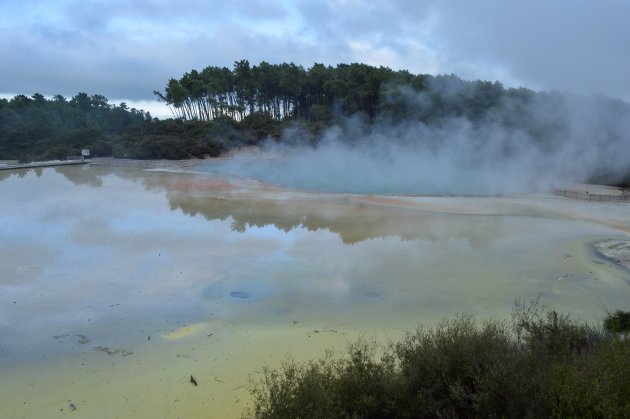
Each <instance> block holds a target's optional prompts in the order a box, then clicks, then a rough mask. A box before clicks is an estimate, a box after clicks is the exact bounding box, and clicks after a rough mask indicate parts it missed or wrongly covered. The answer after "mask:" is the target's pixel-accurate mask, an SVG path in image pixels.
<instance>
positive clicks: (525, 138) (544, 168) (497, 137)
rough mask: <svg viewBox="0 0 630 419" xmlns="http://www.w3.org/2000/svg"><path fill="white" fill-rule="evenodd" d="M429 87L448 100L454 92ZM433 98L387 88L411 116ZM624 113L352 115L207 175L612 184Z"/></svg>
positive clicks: (626, 126) (623, 153) (554, 105)
mask: <svg viewBox="0 0 630 419" xmlns="http://www.w3.org/2000/svg"><path fill="white" fill-rule="evenodd" d="M437 88H438V87H436V89H437ZM439 89H440V94H442V95H444V94H447V95H452V97H456V95H457V87H453V86H448V85H444V84H442V85H440V86H439ZM433 93H435V92H434V91H425V92H423V93H416V92H413V91H412V90H411V89H407V88H404V87H400V88H397V89H396V94H397V98H398V100H401V99H400V98H401V97H402V100H404V101H405V105H406V106H412V107H413V108H414V109H416V110H417V111H420V112H421V111H422V108H423V107H427V106H431V105H430V103H431V102H430V100H429V98H430V95H431V94H433ZM451 99H452V98H451ZM629 109H630V106H629V105H628V104H627V103H625V102H623V101H621V100H613V99H606V98H593V97H591V98H584V97H577V96H572V95H564V94H562V95H561V94H558V93H538V94H536V95H534V96H533V97H532V98H531V100H528V101H527V102H523V101H522V100H516V99H510V97H506V98H504V99H503V100H502V101H501V104H500V105H499V106H496V107H494V108H492V110H491V111H490V112H488V113H486V114H485V116H484V117H483V118H481V119H479V120H477V121H475V122H471V120H469V119H468V118H466V117H449V118H442V119H441V120H439V121H438V122H436V123H431V124H425V123H423V122H421V121H419V120H417V119H416V120H414V119H412V118H407V119H401V118H391V117H389V118H382V119H381V120H379V121H376V122H370V123H368V122H367V121H365V120H364V119H362V118H361V117H354V118H350V119H346V120H344V121H341V122H339V123H338V124H336V125H334V126H333V127H331V128H329V129H328V130H326V131H325V132H324V133H323V134H322V135H321V137H319V138H317V139H315V141H313V139H308V138H306V137H307V136H306V135H305V134H304V133H302V132H300V131H298V130H287V131H286V132H285V133H284V138H283V141H281V142H280V143H275V142H273V141H268V142H267V143H266V145H265V146H264V147H263V153H264V154H266V155H267V156H276V157H275V158H262V159H261V158H254V156H253V155H251V154H248V153H241V154H239V155H237V156H236V157H235V158H234V159H232V160H230V161H228V162H226V163H225V165H223V166H221V167H220V168H217V167H216V166H213V168H212V169H210V170H212V171H218V172H221V173H225V174H232V175H239V176H246V177H251V178H255V179H259V180H262V181H265V182H269V183H272V184H277V185H282V186H286V187H291V188H300V189H311V190H318V191H326V192H347V193H380V194H429V195H434V194H437V195H470V194H474V195H495V194H505V193H520V192H533V191H545V190H548V189H549V188H550V187H551V186H552V185H554V184H558V183H565V182H587V181H593V180H602V179H605V180H606V181H611V182H616V181H620V180H622V179H624V177H627V176H628V174H629V173H630V111H629ZM515 119H516V120H517V121H518V123H512V122H511V121H514V120H515ZM286 144H292V145H290V146H287V145H286ZM307 144H308V145H307ZM312 144H315V145H312ZM258 157H259V156H258Z"/></svg>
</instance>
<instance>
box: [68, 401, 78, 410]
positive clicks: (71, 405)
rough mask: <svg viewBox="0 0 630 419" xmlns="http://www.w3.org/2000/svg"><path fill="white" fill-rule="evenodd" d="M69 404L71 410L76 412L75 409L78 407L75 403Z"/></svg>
mask: <svg viewBox="0 0 630 419" xmlns="http://www.w3.org/2000/svg"><path fill="white" fill-rule="evenodd" d="M69 406H70V411H71V412H74V411H75V410H77V407H76V406H75V405H74V403H70V404H69Z"/></svg>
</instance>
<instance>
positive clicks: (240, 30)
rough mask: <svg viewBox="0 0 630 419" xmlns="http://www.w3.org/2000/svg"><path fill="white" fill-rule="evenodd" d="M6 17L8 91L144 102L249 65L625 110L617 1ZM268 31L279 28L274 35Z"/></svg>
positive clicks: (109, 10) (110, 9)
mask: <svg viewBox="0 0 630 419" xmlns="http://www.w3.org/2000/svg"><path fill="white" fill-rule="evenodd" d="M49 8H53V9H54V10H53V13H48V9H49ZM49 15H50V16H51V17H50V18H48V16H49ZM0 16H3V17H6V18H7V19H5V20H4V22H3V23H2V25H1V26H0V34H1V35H2V38H1V39H0V47H1V51H2V54H3V61H4V63H5V64H4V68H3V76H4V77H3V78H2V79H1V80H0V91H4V92H15V93H31V92H34V91H41V92H42V93H49V94H50V93H56V92H62V93H65V94H73V93H74V92H76V91H79V90H93V91H96V92H99V93H103V94H105V95H107V96H112V97H129V98H130V99H150V98H152V94H151V92H152V91H153V90H154V89H158V88H160V87H162V86H163V85H164V84H165V83H166V81H167V80H168V78H170V77H179V76H180V75H181V74H182V73H183V72H184V71H189V70H190V69H192V68H203V67H205V66H207V65H226V66H231V64H232V62H233V61H234V60H238V59H242V58H247V59H249V60H250V61H252V62H257V61H260V60H266V61H271V62H281V61H292V62H295V63H297V64H302V65H305V66H310V65H311V64H312V63H313V62H323V63H324V64H331V65H335V64H337V63H340V62H349V61H363V62H368V63H370V64H374V65H380V64H382V65H393V66H394V67H396V68H407V69H409V70H411V71H413V72H433V71H439V72H441V73H451V72H455V73H457V74H459V75H461V76H463V77H464V78H468V79H477V78H482V79H491V80H494V79H497V78H500V79H501V80H502V81H505V82H507V84H508V85H515V84H522V85H525V86H527V87H532V88H535V89H560V90H567V91H574V92H578V93H597V92H601V93H604V94H607V95H611V96H620V97H624V98H626V99H629V98H630V76H628V72H627V69H628V68H630V49H628V48H627V47H626V45H625V42H626V40H627V39H630V26H629V25H627V24H626V22H625V19H626V18H627V16H630V3H628V2H622V1H613V0H610V1H604V2H588V1H585V0H578V1H568V0H561V1H555V2H544V1H542V0H533V1H530V2H526V3H520V2H505V1H502V0H487V1H484V2H470V1H464V0H446V1H437V0H427V1H423V2H418V1H412V0H391V1H384V0H376V1H373V2H368V3H360V2H350V1H348V2H334V1H317V2H316V1H310V0H309V1H300V2H297V3H294V4H291V3H288V2H283V1H275V2H266V1H262V0H236V1H231V2H225V1H224V2H218V1H202V0H180V1H177V2H172V1H168V0H139V1H133V2H130V1H123V0H112V1H96V0H83V1H79V0H66V1H60V2H55V3H54V5H51V2H45V1H19V2H18V1H14V0H5V1H4V2H3V3H2V4H1V5H0ZM127 25H135V26H131V27H130V26H127ZM265 25H267V28H268V27H273V26H274V25H276V27H278V28H279V29H278V30H277V31H276V32H273V31H271V32H269V31H267V30H266V27H265ZM294 27H295V29H293V28H294ZM353 45H354V46H356V45H361V46H365V50H361V49H359V50H356V48H353ZM362 54H365V55H362ZM380 60H385V61H386V62H385V61H383V62H380ZM392 63H393V64H392ZM121 95H122V96H121ZM125 95H128V96H125Z"/></svg>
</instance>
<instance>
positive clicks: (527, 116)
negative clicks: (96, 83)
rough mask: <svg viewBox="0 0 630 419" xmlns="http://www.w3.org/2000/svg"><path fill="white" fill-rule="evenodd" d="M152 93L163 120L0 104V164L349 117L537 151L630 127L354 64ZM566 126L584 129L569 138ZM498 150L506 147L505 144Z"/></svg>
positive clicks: (173, 148)
mask: <svg viewBox="0 0 630 419" xmlns="http://www.w3.org/2000/svg"><path fill="white" fill-rule="evenodd" d="M154 93H155V95H156V96H157V99H158V100H159V101H162V102H164V103H165V104H166V105H168V106H169V107H170V108H171V110H172V112H173V118H171V119H166V120H158V119H155V118H151V115H150V114H148V113H147V112H144V111H142V110H137V109H130V108H129V107H128V106H127V105H126V104H124V103H121V104H120V105H112V104H110V103H109V102H108V99H107V98H105V97H104V96H102V95H99V94H93V95H88V94H86V93H78V94H77V95H75V96H74V97H72V98H70V99H66V98H64V97H63V96H60V95H56V96H54V97H52V98H46V97H44V96H42V95H41V94H39V93H36V94H34V95H32V96H30V97H28V96H25V95H18V96H15V97H14V98H12V99H0V159H19V160H46V159H59V158H65V157H67V156H71V155H77V154H78V153H79V152H80V149H81V148H84V147H87V148H90V149H91V150H92V154H95V155H99V156H114V157H125V158H140V159H142V158H169V159H184V158H191V157H206V156H216V155H219V154H221V153H223V152H225V151H227V150H229V149H231V148H233V147H239V146H244V145H255V144H258V143H259V142H261V141H264V140H266V139H268V138H272V139H274V140H276V141H284V140H287V139H290V138H289V136H283V132H285V129H286V128H288V127H297V128H299V129H300V131H299V132H301V133H302V134H304V136H306V137H308V139H309V141H311V142H313V141H315V142H316V141H317V140H318V138H321V136H320V135H319V134H320V133H321V132H322V131H323V130H325V129H326V128H327V127H330V126H332V125H337V126H340V127H341V128H342V129H344V121H346V120H347V118H348V117H353V116H357V115H358V116H359V118H361V119H363V120H364V121H365V122H366V124H365V125H364V127H369V126H370V125H371V124H374V123H377V124H379V123H383V122H385V123H386V124H392V126H394V125H395V124H398V123H402V124H405V123H408V122H411V123H417V122H419V123H421V124H424V125H426V126H433V127H440V126H442V125H445V124H448V123H450V122H451V121H453V120H462V121H466V123H470V124H472V125H473V126H480V127H484V126H499V127H501V128H502V129H503V128H505V129H506V130H507V131H509V132H519V133H523V134H524V135H525V136H526V137H527V138H528V139H530V140H532V141H535V142H537V143H538V144H537V146H538V147H541V148H543V149H545V148H548V149H553V148H554V147H556V148H557V147H558V146H559V143H561V142H563V141H564V142H566V141H574V137H575V136H576V135H577V136H582V137H585V136H587V137H589V138H590V137H592V138H593V139H594V140H597V141H598V143H600V144H602V147H608V148H610V147H617V145H618V144H622V143H623V141H626V140H624V139H623V138H622V137H624V135H626V134H624V133H627V129H626V130H624V127H625V126H626V125H627V121H630V104H628V103H627V102H624V101H622V100H619V99H611V98H602V97H599V98H598V97H573V96H571V95H568V94H563V93H558V92H534V91H532V90H529V89H526V88H506V87H504V86H503V85H502V84H501V83H500V82H498V81H495V82H490V81H483V80H476V81H465V80H462V79H460V78H458V77H457V76H455V75H429V74H412V73H410V72H409V71H406V70H392V69H390V68H387V67H375V66H370V65H366V64H360V63H351V64H338V65H336V66H334V67H333V66H329V65H324V64H319V63H315V64H313V65H312V66H311V67H310V68H304V67H302V66H300V65H296V64H294V63H281V64H270V63H267V62H264V61H263V62H261V63H259V64H257V65H252V64H250V63H249V61H247V60H240V61H236V62H234V65H233V68H231V69H230V68H227V67H217V66H210V67H206V68H205V69H203V70H200V71H199V70H191V71H189V72H187V73H185V74H183V75H182V76H181V77H180V78H179V79H175V78H171V79H170V80H168V82H167V83H166V86H165V88H164V90H163V91H162V92H158V91H155V92H154ZM576 109H577V112H576ZM576 115H580V116H579V117H576ZM590 119H592V120H593V121H592V123H590V122H589V120H590ZM575 120H582V121H586V122H589V123H590V125H588V126H586V127H585V128H586V129H577V130H576V129H575V126H574V125H572V124H573V122H575ZM367 129H369V128H367ZM507 131H506V132H507ZM302 134H300V135H302ZM350 137H352V136H350ZM393 140H395V138H393V137H392V141H393ZM481 140H483V139H481ZM481 140H480V141H481ZM418 141H429V142H430V141H432V139H431V138H424V137H422V138H420V137H418ZM528 141H529V140H528ZM615 144H616V145H615ZM505 147H506V149H507V150H508V151H509V149H510V144H505ZM628 173H630V168H629V169H628ZM628 178H630V176H628Z"/></svg>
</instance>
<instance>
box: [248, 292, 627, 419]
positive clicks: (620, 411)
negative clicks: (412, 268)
mask: <svg viewBox="0 0 630 419" xmlns="http://www.w3.org/2000/svg"><path fill="white" fill-rule="evenodd" d="M377 354H378V355H377ZM251 392H252V395H253V398H254V403H253V407H252V408H251V409H250V410H249V411H248V412H247V413H246V416H247V417H254V418H472V417H487V418H503V417H509V418H514V417H517V418H524V417H532V418H534V417H535V418H538V417H558V418H565V417H614V418H623V417H630V340H629V339H627V337H626V335H625V334H624V333H616V332H610V331H607V330H606V329H604V328H601V327H592V326H589V325H587V324H584V323H582V322H578V321H574V320H572V319H570V318H569V317H568V316H566V315H562V314H559V313H557V312H555V311H547V310H544V309H542V308H541V307H540V306H539V305H538V304H537V302H533V303H527V304H526V303H521V302H519V303H517V304H516V305H515V309H514V312H513V316H512V319H511V320H509V321H501V320H490V321H480V320H478V319H476V318H475V317H474V316H471V315H458V316H455V317H454V318H452V319H447V320H444V321H442V322H440V323H439V324H437V325H436V326H435V327H431V328H425V327H418V328H417V329H416V330H413V331H409V332H407V333H406V334H405V335H404V337H403V338H401V339H400V340H398V341H396V342H391V343H389V344H388V345H385V346H384V347H381V346H378V345H377V344H376V343H375V342H374V341H370V340H366V339H360V340H358V341H356V342H353V343H351V344H350V345H349V346H348V349H347V352H346V354H345V356H342V357H335V356H333V355H332V354H331V353H327V354H326V356H324V357H323V358H321V359H318V360H313V361H310V362H306V363H298V362H295V361H293V360H287V361H286V362H285V363H284V364H283V365H282V366H281V367H280V368H278V369H271V368H266V369H264V371H263V374H262V378H260V379H259V380H258V381H256V382H254V383H253V385H252V389H251Z"/></svg>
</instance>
